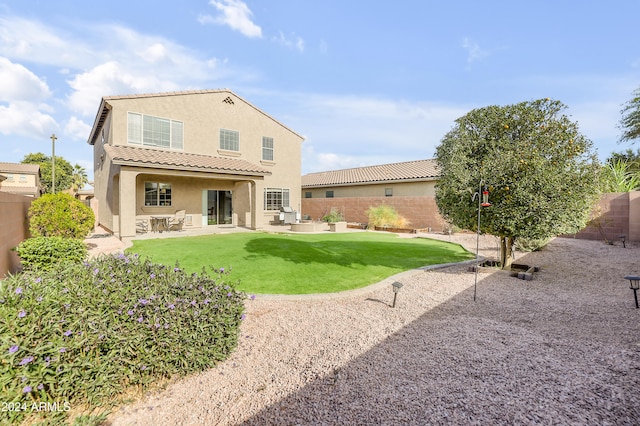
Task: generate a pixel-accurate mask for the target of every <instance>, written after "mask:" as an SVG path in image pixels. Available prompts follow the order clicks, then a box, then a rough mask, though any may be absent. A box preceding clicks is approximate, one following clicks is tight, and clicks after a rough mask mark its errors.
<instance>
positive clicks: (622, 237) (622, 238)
mask: <svg viewBox="0 0 640 426" xmlns="http://www.w3.org/2000/svg"><path fill="white" fill-rule="evenodd" d="M620 239H621V240H622V248H627V245H626V244H625V240H626V237H625V236H624V235H620Z"/></svg>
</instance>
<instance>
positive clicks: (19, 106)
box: [0, 101, 58, 140]
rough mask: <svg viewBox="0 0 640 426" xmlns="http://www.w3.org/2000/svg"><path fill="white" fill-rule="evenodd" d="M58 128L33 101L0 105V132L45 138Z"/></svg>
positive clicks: (51, 118)
mask: <svg viewBox="0 0 640 426" xmlns="http://www.w3.org/2000/svg"><path fill="white" fill-rule="evenodd" d="M57 129H58V125H57V123H56V121H55V120H54V119H53V117H51V116H50V115H48V114H43V113H42V112H41V111H40V110H39V108H38V104H36V103H33V102H22V101H18V102H13V103H10V104H9V105H8V106H3V105H0V133H2V134H5V135H19V136H24V137H28V138H32V139H43V140H44V139H46V138H48V137H49V135H51V133H52V132H54V131H56V130H57Z"/></svg>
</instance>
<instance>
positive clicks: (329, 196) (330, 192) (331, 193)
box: [324, 191, 333, 198]
mask: <svg viewBox="0 0 640 426" xmlns="http://www.w3.org/2000/svg"><path fill="white" fill-rule="evenodd" d="M324 196H325V197H326V198H333V191H326V192H325V193H324Z"/></svg>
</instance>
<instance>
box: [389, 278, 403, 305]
mask: <svg viewBox="0 0 640 426" xmlns="http://www.w3.org/2000/svg"><path fill="white" fill-rule="evenodd" d="M391 286H392V287H393V305H391V307H392V308H395V307H396V297H397V296H398V292H399V291H400V288H401V287H402V283H399V282H398V281H396V282H394V283H393V284H391Z"/></svg>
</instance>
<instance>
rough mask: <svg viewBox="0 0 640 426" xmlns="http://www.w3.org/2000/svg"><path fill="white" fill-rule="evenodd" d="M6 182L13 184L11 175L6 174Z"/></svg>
mask: <svg viewBox="0 0 640 426" xmlns="http://www.w3.org/2000/svg"><path fill="white" fill-rule="evenodd" d="M7 182H13V174H12V173H7Z"/></svg>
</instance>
